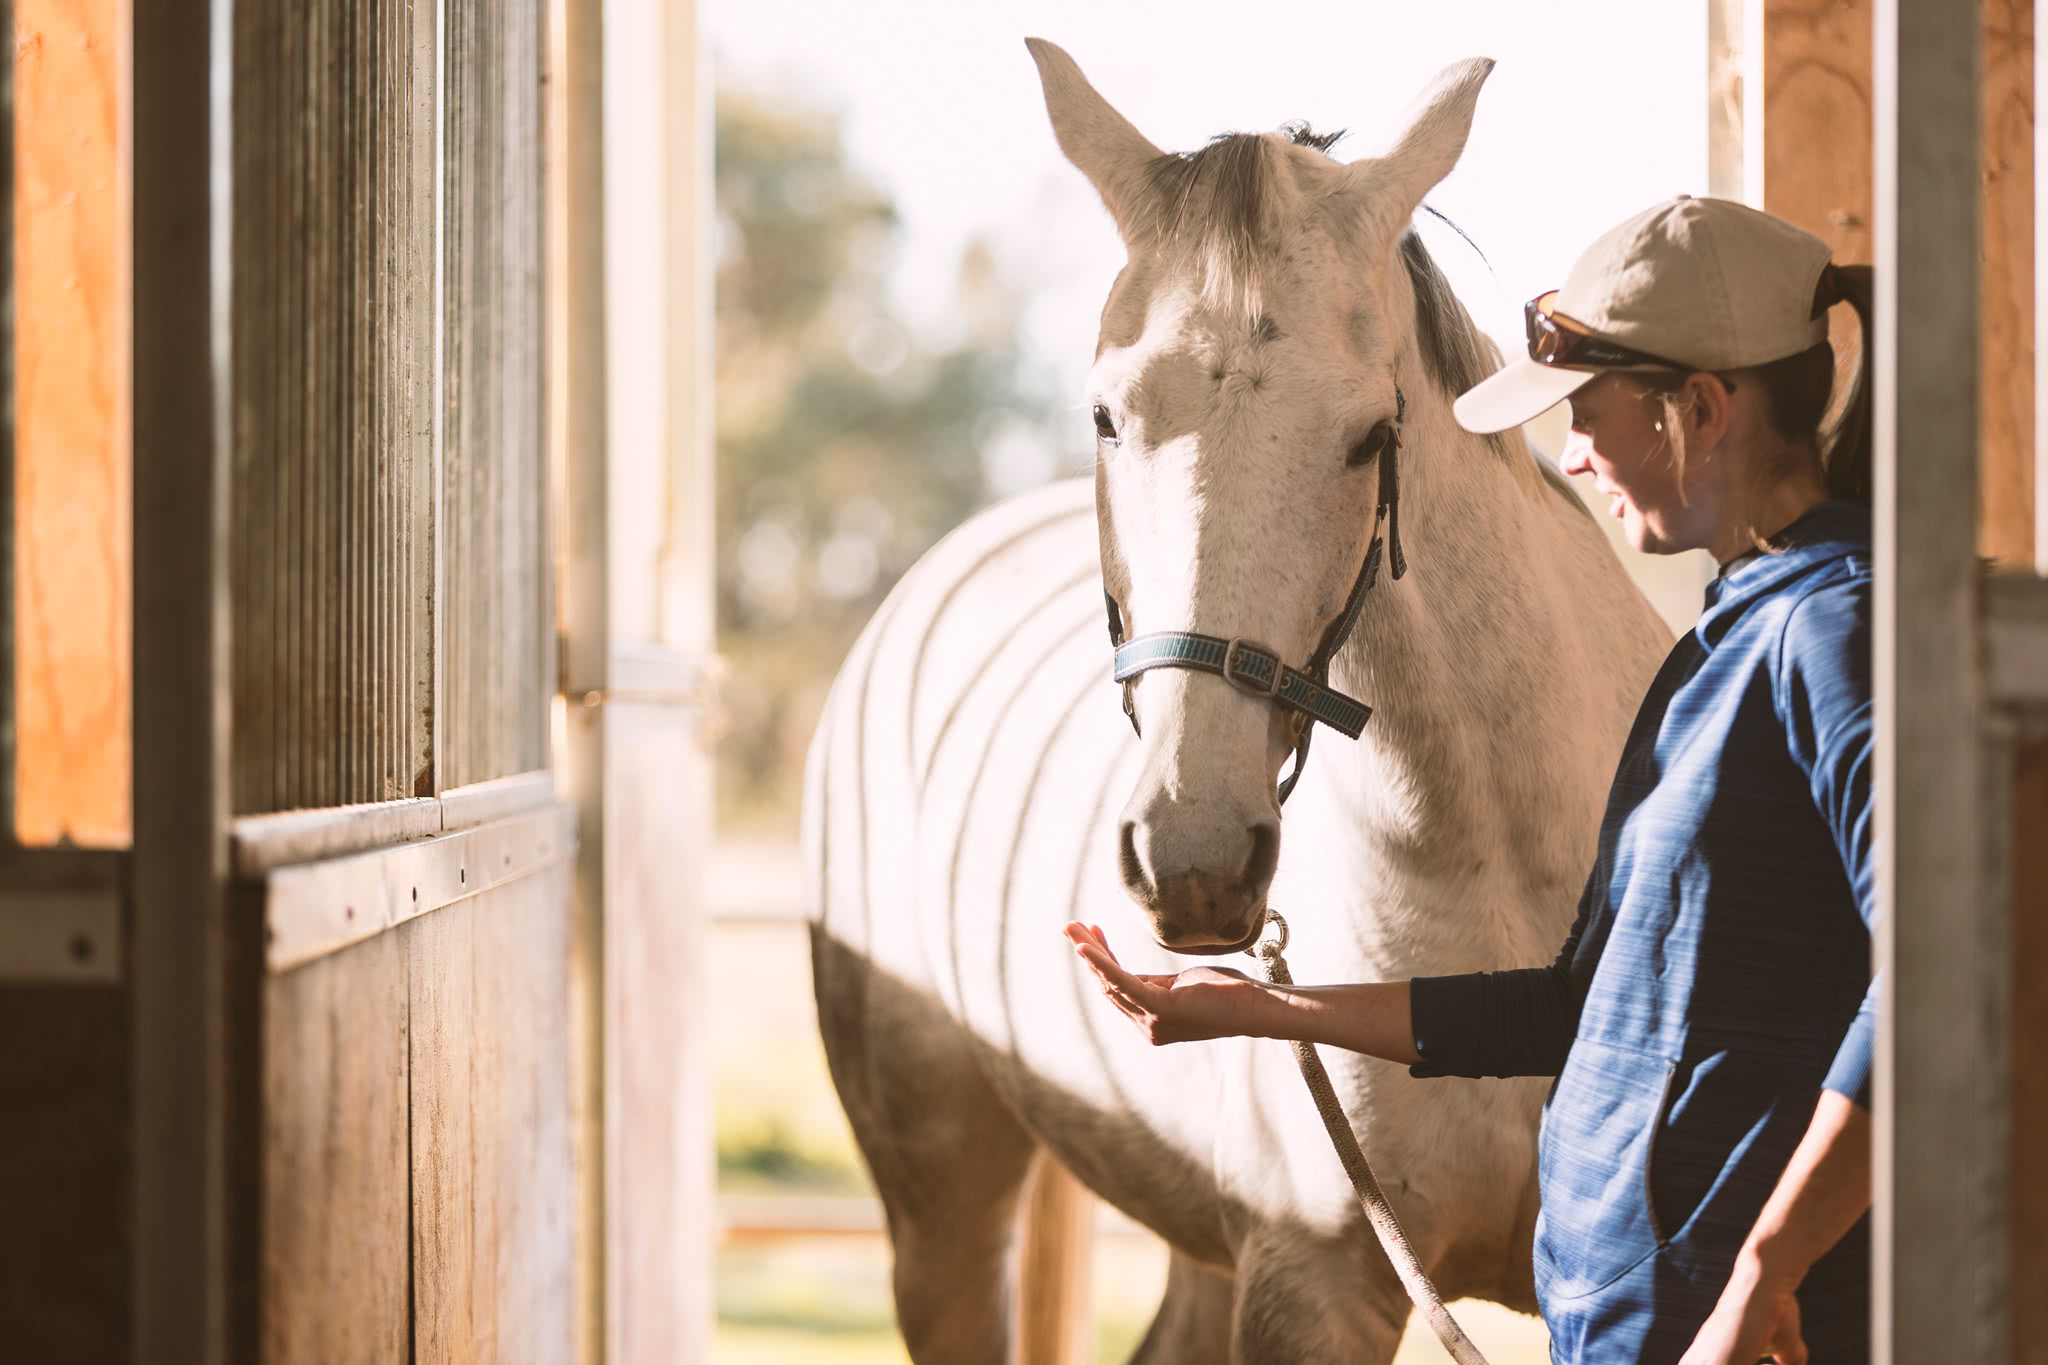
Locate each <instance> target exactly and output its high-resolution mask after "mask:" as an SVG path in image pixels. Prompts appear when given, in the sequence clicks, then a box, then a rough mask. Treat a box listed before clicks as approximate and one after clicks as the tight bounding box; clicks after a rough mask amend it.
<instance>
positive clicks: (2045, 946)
mask: <svg viewBox="0 0 2048 1365" xmlns="http://www.w3.org/2000/svg"><path fill="white" fill-rule="evenodd" d="M2011 799H2012V823H2011V829H2012V860H2013V861H2012V873H2011V885H2012V957H2011V962H2012V1026H2011V1029H2012V1031H2011V1036H2012V1064H2011V1085H2012V1107H2011V1111H2010V1114H2011V1155H2010V1160H2011V1162H2012V1244H2011V1245H2012V1252H2011V1254H2012V1267H2011V1271H2010V1276H2009V1281H2008V1282H2009V1283H2010V1284H2012V1285H2013V1286H2015V1287H2017V1286H2036V1287H2038V1286H2040V1285H2048V1144H2044V1143H2043V1142H2042V1140H2041V1136H2042V1134H2044V1133H2048V839H2043V838H2042V837H2041V834H2042V831H2043V830H2048V738H2043V737H2042V736H2041V735H2040V734H2039V733H2036V734H2034V735H2033V736H2031V737H2029V738H2027V739H2024V740H2022V741H2020V742H2019V743H2017V744H2015V745H2014V747H2013V777H2012V798H2011ZM2011 1303H2012V1310H2011V1311H2012V1323H2011V1329H2010V1330H2011V1340H2012V1365H2048V1295H2042V1294H2040V1293H2036V1292H2021V1293H2016V1294H2014V1295H2012V1299H2011Z"/></svg>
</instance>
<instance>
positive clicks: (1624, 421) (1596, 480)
mask: <svg viewBox="0 0 2048 1365" xmlns="http://www.w3.org/2000/svg"><path fill="white" fill-rule="evenodd" d="M1571 409H1572V426H1571V434H1570V435H1568V436H1567V437H1566V438H1565V443H1564V454H1563V456H1562V457H1561V458H1560V460H1559V464H1560V465H1561V466H1562V467H1563V469H1564V472H1565V473H1567V474H1591V475H1592V476H1593V484H1594V486H1595V487H1596V488H1598V489H1599V490H1600V492H1601V493H1602V494H1603V495H1605V496H1606V497H1607V499H1608V508H1607V511H1608V515H1610V516H1615V517H1620V518H1621V522H1622V528H1623V530H1624V532H1625V533H1626V534H1627V536H1628V543H1629V544H1630V545H1632V546H1634V547H1635V548H1636V549H1638V550H1642V551H1644V552H1646V553H1649V554H1676V553H1678V552H1679V551H1681V550H1691V549H1696V548H1698V547H1700V546H1703V545H1706V544H1708V543H1709V542H1710V541H1711V539H1712V534H1713V529H1714V526H1715V524H1716V522H1715V515H1716V507H1715V506H1714V503H1715V502H1716V501H1717V500H1716V499H1713V498H1712V497H1710V496H1706V495H1707V494H1708V493H1709V492H1710V490H1709V489H1707V488H1705V487H1703V485H1704V484H1705V483H1706V482H1707V481H1706V480H1703V479H1701V478H1700V477H1698V476H1699V474H1701V473H1702V472H1703V471H1702V470H1701V469H1699V468H1697V467H1695V468H1692V469H1689V470H1688V473H1689V474H1690V475H1691V476H1692V477H1690V478H1688V479H1685V480H1681V479H1680V477H1679V471H1678V469H1677V467H1676V465H1675V462H1674V461H1673V459H1672V455H1671V446H1670V443H1669V442H1667V441H1666V440H1665V435H1664V405H1663V404H1662V403H1661V402H1658V401H1657V400H1656V399H1655V398H1654V397H1646V396H1645V389H1644V384H1643V380H1642V378H1641V376H1638V375H1630V374H1625V373H1613V372H1610V373H1608V374H1603V375H1601V376H1600V377H1599V378H1598V379H1596V380H1594V381H1593V382H1592V383H1590V384H1588V385H1586V387H1584V388H1583V389H1580V390H1579V391H1578V392H1577V393H1575V394H1573V395H1572V397H1571ZM1704 453H1705V452H1702V451H1693V452H1691V453H1690V455H1689V458H1688V463H1689V464H1690V465H1694V466H1697V465H1699V464H1700V463H1701V458H1700V457H1701V456H1702V455H1703V454H1704Z"/></svg>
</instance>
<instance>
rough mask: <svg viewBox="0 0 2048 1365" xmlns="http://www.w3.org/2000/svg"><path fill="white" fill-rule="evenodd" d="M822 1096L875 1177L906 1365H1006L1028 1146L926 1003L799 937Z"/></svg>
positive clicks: (945, 1020) (853, 955)
mask: <svg viewBox="0 0 2048 1365" xmlns="http://www.w3.org/2000/svg"><path fill="white" fill-rule="evenodd" d="M811 965H812V980H813V986H814V989H815V991H816V994H817V1000H818V1025H819V1031H820V1034H821V1036H822V1037H823V1039H824V1042H825V1057H826V1061H827V1062H828V1063H829V1065H830V1067H831V1072H832V1082H833V1084H834V1086H835V1087H837V1089H838V1091H839V1099H840V1102H841V1104H842V1105H843V1106H844V1108H845V1110H846V1116H847V1119H848V1120H849V1121H850V1122H851V1124H852V1127H853V1135H854V1139H855V1141H856V1142H857V1143H858V1144H859V1145H860V1150H861V1155H862V1156H863V1157H864V1158H865V1159H866V1161H867V1164H868V1170H869V1172H870V1173H871V1174H872V1175H873V1176H874V1181H875V1189H876V1192H877V1193H878V1194H880V1196H881V1200H882V1210H883V1213H884V1214H885V1216H886V1218H887V1221H888V1228H889V1243H890V1248H891V1250H892V1251H893V1252H894V1255H895V1268H894V1285H895V1291H896V1321H897V1326H898V1328H899V1329H900V1330H901V1331H902V1333H903V1340H904V1344H905V1345H906V1346H907V1347H908V1348H909V1350H910V1358H911V1359H912V1360H913V1361H915V1362H916V1363H917V1365H1001V1362H1005V1361H1007V1360H1009V1359H1010V1353H1011V1352H1010V1344H1011V1335H1012V1314H1011V1306H1010V1268H1009V1260H1010V1256H1009V1253H1010V1244H1011V1235H1012V1226H1013V1219H1014V1215H1015V1211H1016V1206H1017V1193H1018V1190H1019V1188H1020V1187H1021V1186H1022V1184H1023V1182H1024V1176H1025V1173H1026V1171H1027V1170H1028V1168H1029V1166H1030V1163H1031V1157H1032V1154H1033V1152H1034V1151H1035V1150H1036V1149H1037V1143H1036V1141H1035V1139H1033V1138H1032V1137H1031V1136H1030V1135H1029V1134H1028V1133H1026V1132H1025V1131H1024V1129H1023V1127H1022V1125H1020V1124H1019V1123H1018V1122H1017V1120H1016V1118H1015V1116H1014V1115H1012V1114H1011V1112H1010V1110H1009V1108H1008V1107H1007V1106H1006V1105H1005V1104H1004V1103H1003V1101H1002V1100H1001V1098H1000V1097H998V1096H997V1094H996V1092H995V1091H994V1089H993V1088H991V1087H990V1085H989V1083H988V1081H987V1079H986V1077H985V1076H984V1075H983V1074H982V1071H981V1068H980V1066H979V1065H978V1064H977V1061H976V1059H975V1056H974V1054H973V1050H972V1044H971V1042H970V1041H969V1039H968V1038H967V1036H966V1034H965V1033H964V1032H963V1031H962V1030H961V1029H960V1027H959V1026H958V1025H957V1024H956V1023H955V1022H954V1020H953V1019H952V1018H951V1017H950V1016H949V1015H948V1014H947V1013H946V1012H945V1010H944V1009H943V1008H942V1007H941V1006H940V1004H939V1003H938V1001H936V1000H935V999H933V998H932V997H931V996H929V995H928V994H926V993H924V992H922V991H918V990H915V989H913V988H911V987H908V986H906V985H904V984H903V983H901V982H900V981H897V980H895V979H893V978H891V977H889V976H887V975H885V974H884V973H881V972H878V971H876V970H874V969H873V968H872V967H871V966H870V965H869V963H868V962H867V961H866V959H865V958H864V957H862V956H861V955H860V954H859V953H857V952H854V951H853V950H851V949H849V948H847V947H846V946H845V945H843V944H841V943H839V942H837V941H836V940H834V939H832V938H831V937H830V936H829V935H828V934H827V933H826V932H825V930H824V929H823V928H821V927H816V926H814V927H813V929H812V931H811Z"/></svg>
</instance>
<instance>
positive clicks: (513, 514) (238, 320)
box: [230, 0, 553, 813]
mask: <svg viewBox="0 0 2048 1365" xmlns="http://www.w3.org/2000/svg"><path fill="white" fill-rule="evenodd" d="M437 8H441V9H443V10H444V11H445V17H443V16H442V15H437ZM234 14H235V19H234V23H235V55H236V63H235V67H236V70H235V81H234V91H235V102H236V111H235V138H234V143H235V149H234V165H235V175H234V224H233V250H234V254H235V264H236V288H235V301H234V362H233V363H234V388H235V410H234V418H235V432H234V450H235V455H234V469H233V473H234V479H233V485H232V492H231V498H232V504H233V505H232V513H233V535H232V543H231V547H230V552H231V554H232V557H233V558H232V566H231V567H232V597H233V604H234V620H233V622H232V626H231V631H230V634H231V638H232V640H233V668H234V716H233V734H234V742H233V751H234V755H235V757H234V794H233V797H234V809H235V811H236V812H237V813H255V812H263V811H273V810H282V809H291V808H297V807H307V806H328V805H339V804H345V803H351V802H362V801H382V800H389V799H392V798H395V797H403V796H413V795H431V794H433V793H434V792H436V791H439V790H442V789H445V788H447V787H451V786H457V785H462V784H465V783H469V782H474V781H478V780H481V779H484V778H489V777H497V776H502V775H505V774H509V773H514V772H522V771H527V770H531V769H534V768H540V767H544V766H546V762H547V759H546V747H545V745H546V733H547V731H546V716H547V711H546V707H547V701H548V697H549V695H550V694H551V692H552V690H553V668H552V655H551V651H550V650H549V648H548V638H547V629H546V626H547V622H548V620H549V619H550V618H549V613H548V610H547V601H546V596H545V593H546V576H547V562H546V543H545V529H544V528H545V521H544V508H545V502H544V494H545V481H544V480H545V476H544V467H543V429H542V417H543V414H542V371H541V363H542V360H541V358H542V349H541V348H542V345H543V338H542V335H541V278H540V272H541V263H542V245H543V244H542V239H541V231H542V218H541V208H542V206H541V195H540V189H541V185H540V179H541V155H542V144H541V127H540V118H541V66H540V62H541V34H542V23H541V14H540V10H539V5H538V3H537V0H491V2H490V3H483V4H468V3H464V4H454V3H450V4H447V5H446V6H444V7H437V6H435V5H433V4H430V3H429V4H422V3H418V0H412V2H411V3H405V2H403V0H258V3H248V4H239V5H237V6H235V9H234ZM439 23H445V24H446V30H445V32H437V24H439ZM437 79H438V80H440V81H442V82H445V88H443V89H441V90H437V89H436V88H435V82H436V80H437ZM437 105H438V106H439V108H438V110H437ZM437 119H438V120H440V127H439V128H438V130H437ZM437 131H438V133H439V136H440V137H441V139H442V146H441V161H440V163H439V165H438V166H437V161H436V138H437ZM437 215H440V217H439V219H438V221H437ZM437 227H438V228H439V231H440V235H441V241H440V242H439V244H438V250H439V251H440V252H441V253H442V254H441V264H442V268H441V270H440V271H439V272H438V280H439V290H440V292H439V295H438V297H437V294H436V288H437V272H436V270H435V257H436V251H437V242H436V230H437ZM437 304H438V305H439V306H440V307H441V309H442V310H443V318H442V323H441V328H442V334H441V338H440V341H439V345H440V347H441V355H440V361H439V378H440V385H441V387H440V388H439V389H437V385H436V378H437V370H436V332H435V322H436V319H435V310H436V305H437ZM437 422H438V423H441V424H443V427H442V430H441V431H440V433H439V437H440V439H439V441H438V446H439V454H438V458H439V460H440V461H441V462H442V463H441V468H440V471H439V473H440V479H439V492H438V495H437V481H436V459H437V450H436V447H437V441H436V423H437ZM437 537H438V538H439V541H440V543H439V547H438V548H439V554H440V564H439V572H438V578H439V580H440V581H439V585H438V589H437V583H436V579H437V569H436V538H437ZM437 590H438V591H439V592H440V593H442V594H443V599H442V600H441V601H440V602H438V603H437V602H436V600H435V597H436V592H437ZM437 607H438V610H439V612H440V613H441V614H440V618H439V620H438V622H437V620H436V615H435V613H436V610H437ZM437 641H438V644H437ZM437 648H438V649H439V650H440V651H441V653H442V656H443V657H442V658H441V660H440V667H441V669H442V674H441V677H440V679H439V683H440V687H439V692H440V703H439V704H440V706H441V707H443V708H445V716H437V715H436V714H435V711H436V703H435V694H436V677H435V668H436V659H435V655H436V651H437ZM437 725H440V726H443V727H444V733H443V734H442V736H441V740H440V745H439V754H438V756H437V754H436V747H437V746H436V743H435V734H434V729H435V727H436V726H437ZM437 763H438V765H439V769H440V770H439V771H436V765H437Z"/></svg>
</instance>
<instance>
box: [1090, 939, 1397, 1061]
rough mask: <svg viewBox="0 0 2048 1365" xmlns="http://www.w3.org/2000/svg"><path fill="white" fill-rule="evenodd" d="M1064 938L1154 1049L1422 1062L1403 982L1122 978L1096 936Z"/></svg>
mask: <svg viewBox="0 0 2048 1365" xmlns="http://www.w3.org/2000/svg"><path fill="white" fill-rule="evenodd" d="M1066 933H1067V937H1068V938H1069V939H1071V940H1072V941H1073V944H1074V951H1075V952H1076V953H1078V954H1079V955H1080V957H1081V960H1082V961H1083V962H1085V963H1087V964H1088V967H1089V970H1091V971H1093V972H1094V973H1095V977H1096V980H1098V981H1099V982H1101V984H1102V993H1103V994H1104V995H1106V996H1108V997H1109V1000H1110V1003H1111V1004H1113V1005H1115V1006H1116V1007H1117V1008H1118V1009H1120V1010H1122V1011H1123V1012H1124V1013H1125V1014H1126V1015H1128V1016H1129V1017H1130V1019H1131V1021H1132V1022H1133V1023H1134V1024H1136V1025H1137V1026H1138V1031H1139V1032H1141V1033H1143V1034H1144V1035H1145V1037H1146V1038H1147V1039H1148V1040H1149V1041H1151V1042H1152V1043H1155V1044H1163V1043H1185V1042H1191V1041H1193V1040H1195V1039H1199V1038H1231V1037H1250V1038H1286V1039H1290V1040H1299V1041H1302V1042H1309V1043H1328V1044H1329V1045H1330V1046H1332V1047H1341V1048H1348V1049H1350V1050H1351V1051H1353V1052H1363V1053H1365V1054H1367V1055H1368V1056H1372V1057H1384V1058H1386V1059H1387V1060H1388V1061H1391V1062H1404V1063H1406V1064H1408V1065H1410V1066H1413V1065H1415V1064H1416V1063H1417V1062H1420V1061H1421V1060H1422V1057H1421V1055H1420V1054H1419V1053H1417V1052H1416V1050H1415V1030H1414V1027H1413V1024H1412V1022H1411V1018H1410V1013H1409V1005H1408V983H1407V982H1405V981H1369V982H1359V983H1356V984H1351V985H1342V986H1272V985H1268V984H1266V983H1265V982H1262V981H1254V980H1252V979H1251V978H1250V977H1248V976H1245V975H1244V974H1243V973H1241V972H1236V971H1232V970H1230V969H1228V968H1224V967H1194V968H1191V969H1189V970H1188V971H1184V972H1181V973H1178V974H1177V975H1174V976H1150V975H1143V974H1140V973H1136V972H1129V971H1126V970H1124V966H1123V964H1122V963H1120V962H1118V961H1117V960H1116V954H1114V953H1112V952H1111V951H1110V949H1109V940H1108V939H1106V938H1104V937H1103V934H1102V930H1100V929H1097V928H1093V927H1091V926H1089V925H1085V924H1069V925H1068V926H1067V930H1066Z"/></svg>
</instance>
